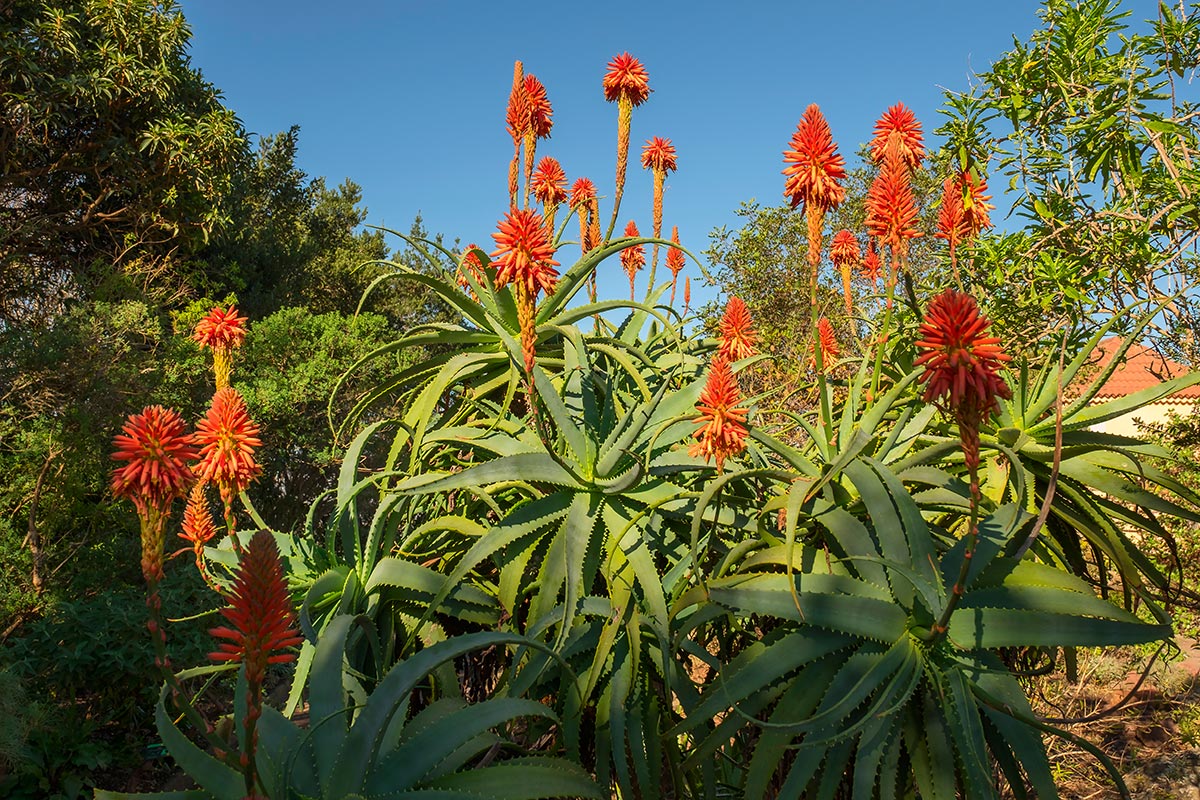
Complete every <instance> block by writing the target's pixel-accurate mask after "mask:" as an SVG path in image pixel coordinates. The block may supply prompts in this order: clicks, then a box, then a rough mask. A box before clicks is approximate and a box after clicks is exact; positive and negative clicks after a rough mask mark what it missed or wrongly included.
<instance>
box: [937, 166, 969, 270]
mask: <svg viewBox="0 0 1200 800" xmlns="http://www.w3.org/2000/svg"><path fill="white" fill-rule="evenodd" d="M962 201H963V193H962V187H961V186H960V185H959V183H958V181H957V180H955V179H954V178H946V180H945V181H943V182H942V205H941V207H940V208H939V209H938V219H937V233H935V234H934V236H936V237H937V238H939V239H945V240H946V241H947V242H948V243H949V244H950V252H951V253H953V252H954V249H955V247H957V246H958V244H959V242H961V241H962V240H963V236H964V234H965V233H966V230H967V228H966V215H965V214H964V213H963V202H962Z"/></svg>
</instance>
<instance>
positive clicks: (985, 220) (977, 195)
mask: <svg viewBox="0 0 1200 800" xmlns="http://www.w3.org/2000/svg"><path fill="white" fill-rule="evenodd" d="M963 182H964V184H965V186H964V189H963V217H964V221H965V223H966V229H967V231H968V234H967V236H965V237H964V238H965V240H967V241H969V240H971V239H974V238H975V237H976V236H978V235H979V233H980V232H981V231H983V230H986V229H987V228H990V227H992V220H991V218H990V217H989V216H988V212H989V211H991V210H992V209H993V208H995V206H994V205H991V204H990V203H988V200H991V199H992V197H991V195H989V194H985V192H986V191H987V188H988V187H987V181H986V180H984V179H983V178H982V177H980V178H976V177H975V175H974V174H972V173H970V172H968V173H967V174H966V175H965V176H964V178H963Z"/></svg>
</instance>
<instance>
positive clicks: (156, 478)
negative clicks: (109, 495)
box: [112, 406, 196, 513]
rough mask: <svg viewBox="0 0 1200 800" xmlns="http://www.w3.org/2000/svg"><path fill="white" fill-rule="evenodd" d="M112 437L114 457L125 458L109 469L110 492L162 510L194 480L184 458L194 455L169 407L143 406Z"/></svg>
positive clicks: (184, 428) (181, 423)
mask: <svg viewBox="0 0 1200 800" xmlns="http://www.w3.org/2000/svg"><path fill="white" fill-rule="evenodd" d="M121 431H122V433H119V434H117V435H116V436H115V437H114V438H113V447H115V448H116V451H115V452H114V453H113V454H112V458H113V460H114V461H125V462H128V463H126V464H125V466H123V467H118V468H117V469H116V470H114V471H113V476H112V492H113V494H114V495H115V496H117V497H127V498H129V499H130V500H132V501H133V504H134V505H135V506H136V507H137V508H138V511H139V513H140V512H141V511H142V509H144V508H155V509H159V510H165V509H166V508H167V507H168V506H170V504H171V501H172V500H174V499H175V498H177V497H183V496H184V495H185V494H187V490H188V487H189V486H191V484H192V482H193V481H194V480H195V476H194V475H193V474H192V470H191V469H190V468H189V467H188V462H189V461H191V460H193V459H195V458H196V451H195V450H194V449H193V448H192V447H191V437H190V436H189V434H188V432H187V425H186V424H185V423H184V421H183V417H181V416H179V413H178V412H176V411H174V410H173V409H169V408H163V407H162V406H147V407H146V408H144V409H142V413H140V414H133V415H131V416H130V417H129V419H128V420H126V422H125V424H124V425H123V426H122V427H121Z"/></svg>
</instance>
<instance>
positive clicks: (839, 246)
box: [829, 230, 862, 267]
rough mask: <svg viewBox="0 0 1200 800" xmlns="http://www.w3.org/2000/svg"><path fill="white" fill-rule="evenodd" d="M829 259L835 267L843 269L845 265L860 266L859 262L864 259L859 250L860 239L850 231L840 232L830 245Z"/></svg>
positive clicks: (835, 235)
mask: <svg viewBox="0 0 1200 800" xmlns="http://www.w3.org/2000/svg"><path fill="white" fill-rule="evenodd" d="M829 258H830V260H831V261H833V265H834V266H835V267H841V266H842V265H843V264H849V265H850V266H852V267H856V266H858V261H859V259H860V258H862V254H861V252H860V251H859V248H858V239H857V238H856V237H855V236H854V234H853V233H851V232H850V231H847V230H840V231H838V232H837V233H836V234H834V237H833V242H832V243H831V244H830V245H829Z"/></svg>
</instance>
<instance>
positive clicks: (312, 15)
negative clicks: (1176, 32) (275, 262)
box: [182, 0, 1155, 291]
mask: <svg viewBox="0 0 1200 800" xmlns="http://www.w3.org/2000/svg"><path fill="white" fill-rule="evenodd" d="M1125 5H1126V7H1127V8H1130V9H1132V10H1133V12H1134V18H1135V19H1137V20H1140V19H1144V18H1147V17H1150V16H1153V15H1154V9H1155V5H1154V2H1152V0H1137V2H1132V3H1128V2H1127V3H1126V4H1125ZM1038 6H1039V4H1038V3H1036V2H1033V1H1032V0H1000V1H999V2H995V1H992V2H981V1H979V0H970V1H969V2H968V1H967V0H843V1H842V2H792V3H782V2H750V1H749V0H747V2H742V3H725V2H709V1H708V0H698V1H696V2H669V3H654V2H642V3H629V2H607V3H584V2H574V3H572V2H567V3H558V4H549V3H540V4H539V3H513V2H450V0H412V1H408V2H387V3H385V2H365V1H361V0H345V1H344V2H341V3H337V4H333V3H330V2H328V0H321V1H320V2H317V0H290V1H289V2H282V1H281V0H257V2H250V3H247V2H245V0H183V1H182V7H183V10H184V13H185V15H186V17H187V18H188V20H189V22H190V23H191V26H192V31H193V42H192V50H191V55H192V61H193V64H194V66H196V67H198V68H200V69H201V70H202V71H203V72H204V74H205V76H206V77H207V78H208V79H209V80H210V81H212V82H213V83H215V84H216V85H217V86H218V87H220V88H221V89H222V90H223V91H224V94H225V99H226V103H227V105H229V106H230V107H231V108H233V109H234V110H235V111H236V112H237V113H238V115H239V116H240V117H241V119H242V120H243V122H244V123H245V125H246V127H247V129H248V130H249V131H251V132H253V133H255V134H270V133H274V132H277V131H280V130H284V129H286V128H288V127H289V126H291V125H293V124H297V125H299V126H300V128H301V137H300V156H299V163H300V166H301V167H302V168H303V169H304V170H305V171H306V172H308V173H309V174H310V175H314V176H316V175H323V176H325V177H326V178H327V179H328V180H329V181H330V183H334V184H335V183H338V182H340V181H341V180H342V179H343V178H345V177H349V178H351V179H353V180H354V181H356V182H357V183H359V184H361V185H362V187H363V192H364V199H365V204H366V205H367V207H368V209H369V222H371V223H373V224H379V225H386V226H388V227H395V228H398V229H402V230H407V228H408V226H409V224H410V222H411V221H412V219H413V217H414V215H415V214H416V213H417V212H418V211H419V212H420V213H421V214H422V216H423V217H424V219H425V222H426V225H427V227H428V228H429V229H430V230H431V231H435V232H443V233H445V234H447V235H448V236H450V237H451V238H453V237H461V238H462V240H463V242H464V243H465V242H467V241H475V242H478V243H479V244H480V245H482V246H483V247H484V249H487V250H490V249H492V242H491V238H490V234H491V232H492V231H493V230H495V225H496V221H497V220H499V219H500V218H501V216H502V215H503V212H504V210H505V208H506V206H507V168H508V160H509V158H510V157H511V154H512V143H511V139H510V138H509V137H508V135H507V133H506V132H505V130H504V108H505V103H506V101H507V98H508V91H509V86H510V84H511V80H512V66H513V61H514V59H517V58H519V59H521V60H522V61H524V63H525V68H526V71H527V72H531V73H533V74H535V75H537V76H538V77H539V78H540V79H541V80H542V82H543V83H544V84H545V85H546V87H547V90H548V93H549V97H550V100H551V103H552V104H553V107H554V129H553V133H552V138H551V139H550V140H549V141H546V142H543V143H542V144H541V145H540V146H539V150H538V152H539V156H540V155H553V156H555V157H556V158H558V159H559V161H561V162H562V164H563V167H564V169H565V170H566V172H567V175H568V178H569V180H570V181H572V182H573V181H574V180H575V178H577V177H579V176H581V175H582V176H587V177H589V178H591V179H592V180H593V181H595V183H596V184H597V186H598V188H599V190H600V194H601V195H602V196H611V193H612V186H613V180H614V159H615V143H616V116H617V115H616V107H615V105H612V104H609V103H606V102H605V101H604V99H603V94H602V91H601V77H602V75H603V73H604V69H605V64H606V63H607V62H608V61H609V60H610V59H611V58H612V57H613V56H614V55H616V54H617V53H620V52H622V51H629V52H630V53H632V54H633V55H635V56H637V57H638V58H639V59H641V61H642V62H643V63H644V64H645V66H646V68H647V70H648V71H649V75H650V85H651V88H652V89H653V90H654V92H653V94H652V95H651V97H650V99H649V101H648V102H647V103H646V104H645V105H643V106H641V107H639V108H638V109H636V110H635V112H634V118H633V142H634V147H633V148H632V153H631V170H630V178H629V181H628V184H627V187H626V190H625V200H624V202H623V204H622V224H623V222H624V220H627V219H629V218H633V219H635V220H637V221H638V224H639V227H640V228H641V229H642V230H643V232H646V231H648V230H649V228H650V211H649V208H650V195H651V181H650V177H649V174H648V173H646V172H644V171H643V170H642V169H641V168H640V164H639V163H638V162H637V161H636V158H637V154H638V153H639V152H640V145H641V143H642V142H643V141H644V140H645V139H647V138H649V137H650V136H666V137H668V138H670V139H672V140H673V142H674V143H675V146H676V149H677V151H678V154H679V171H678V172H676V173H675V174H673V175H671V176H670V177H669V178H668V181H667V189H666V199H665V203H664V205H665V214H664V226H665V228H666V230H667V231H669V230H670V226H671V225H672V224H677V225H679V227H680V233H681V236H682V239H683V243H684V244H685V245H686V246H687V247H689V248H691V249H692V250H693V252H699V251H700V250H703V249H704V248H705V247H706V246H707V243H708V233H709V231H710V230H712V229H713V228H714V227H716V226H720V225H728V226H734V225H735V224H736V217H735V215H734V211H735V209H736V208H737V207H738V205H739V203H741V202H742V201H744V200H751V199H758V200H759V201H760V202H762V203H764V204H777V203H779V202H782V199H783V197H782V191H783V178H782V175H781V174H780V170H781V169H782V159H781V154H782V152H783V150H784V148H785V146H786V144H787V142H788V139H789V138H790V137H791V134H792V131H793V130H794V129H795V126H796V123H797V122H798V121H799V118H800V115H801V114H802V113H803V111H804V108H805V107H806V106H807V105H808V104H809V103H813V102H815V103H819V104H820V106H821V108H822V110H823V111H824V113H825V115H826V117H827V119H828V120H829V123H830V126H831V127H832V129H833V134H834V137H835V138H836V140H837V141H838V143H839V146H840V150H841V152H842V154H843V155H844V156H846V157H847V159H848V160H850V161H853V158H854V154H855V152H856V150H857V149H858V146H859V145H860V144H861V143H863V142H865V141H867V140H868V139H869V138H870V131H871V126H872V125H873V123H874V121H875V119H876V118H877V117H878V116H879V114H880V113H881V112H883V110H884V109H885V108H886V107H888V106H889V105H892V104H894V103H896V102H898V101H903V102H904V103H905V104H906V105H908V106H909V107H910V108H912V109H913V110H914V111H915V112H916V114H917V116H918V118H919V119H920V120H921V121H922V123H923V125H924V126H925V129H926V132H927V142H929V140H930V139H931V138H932V137H930V136H929V132H931V131H932V130H933V128H936V127H937V126H938V125H939V124H940V119H939V117H940V115H938V114H937V113H936V109H937V108H938V107H939V106H940V105H941V98H942V92H943V88H945V89H951V90H963V89H965V88H966V87H967V86H968V85H969V82H970V81H971V78H972V74H973V73H974V72H982V71H985V70H986V69H987V68H988V66H989V65H990V64H991V62H992V61H993V60H994V59H995V58H997V57H998V56H999V55H1001V54H1002V53H1003V52H1004V51H1005V50H1007V49H1008V48H1010V47H1011V45H1012V37H1013V36H1014V35H1016V36H1017V37H1019V38H1021V39H1027V37H1028V36H1029V34H1030V33H1031V32H1032V31H1033V30H1034V29H1035V28H1036V27H1037V25H1038V20H1037V17H1036V11H1037V8H1038ZM929 143H930V144H933V145H934V146H936V144H937V142H936V141H932V142H929ZM608 208H610V207H607V206H605V204H604V202H603V201H602V215H604V217H605V218H607V216H606V215H607V213H608ZM613 269H614V271H615V272H619V269H618V268H617V267H616V266H615V261H614V268H613ZM692 274H693V275H695V271H694V270H692ZM617 277H618V276H613V277H612V280H613V283H612V287H613V291H617V287H618V286H619V284H620V282H621V281H624V277H623V276H620V280H619V281H618V280H617Z"/></svg>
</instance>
